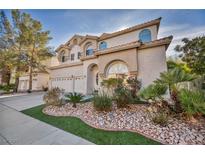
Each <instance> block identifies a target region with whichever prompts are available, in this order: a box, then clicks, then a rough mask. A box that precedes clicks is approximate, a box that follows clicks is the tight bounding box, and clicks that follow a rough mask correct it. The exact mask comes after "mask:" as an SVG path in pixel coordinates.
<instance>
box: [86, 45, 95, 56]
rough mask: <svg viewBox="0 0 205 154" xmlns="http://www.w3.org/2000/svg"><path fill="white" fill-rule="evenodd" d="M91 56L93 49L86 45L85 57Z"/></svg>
mask: <svg viewBox="0 0 205 154" xmlns="http://www.w3.org/2000/svg"><path fill="white" fill-rule="evenodd" d="M92 54H93V48H92V44H91V43H90V44H88V45H87V47H86V56H90V55H92Z"/></svg>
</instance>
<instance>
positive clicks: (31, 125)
mask: <svg viewBox="0 0 205 154" xmlns="http://www.w3.org/2000/svg"><path fill="white" fill-rule="evenodd" d="M18 97H21V96H18ZM17 99H18V101H20V99H19V98H17V97H15V98H14V97H13V99H9V101H8V106H7V105H6V104H7V102H6V101H2V100H1V101H0V145H1V144H17V145H19V144H23V145H25V144H26V145H27V144H46V145H48V144H64V145H76V144H78V145H82V144H93V143H91V142H89V141H87V140H85V139H82V138H80V137H78V136H75V135H73V134H70V133H67V132H65V131H63V130H61V129H58V128H56V127H53V126H51V125H48V124H46V123H44V122H41V121H39V120H37V119H34V118H32V117H29V116H27V115H24V114H23V113H21V112H18V111H17V110H16V109H18V108H15V109H13V108H11V106H12V105H13V106H17V104H16V103H15V102H16V100H17ZM21 99H22V101H23V100H25V98H24V99H23V98H21ZM27 99H28V98H27V97H26V100H27ZM28 103H29V102H28ZM14 104H15V105H14ZM21 108H23V107H21Z"/></svg>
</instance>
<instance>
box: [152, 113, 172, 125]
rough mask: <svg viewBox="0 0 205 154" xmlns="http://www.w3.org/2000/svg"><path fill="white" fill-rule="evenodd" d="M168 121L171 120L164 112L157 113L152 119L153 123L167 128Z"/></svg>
mask: <svg viewBox="0 0 205 154" xmlns="http://www.w3.org/2000/svg"><path fill="white" fill-rule="evenodd" d="M168 120H169V118H168V115H167V114H166V113H164V112H159V113H156V114H154V115H153V117H152V121H153V122H154V123H155V124H159V125H161V126H166V125H167V123H168Z"/></svg>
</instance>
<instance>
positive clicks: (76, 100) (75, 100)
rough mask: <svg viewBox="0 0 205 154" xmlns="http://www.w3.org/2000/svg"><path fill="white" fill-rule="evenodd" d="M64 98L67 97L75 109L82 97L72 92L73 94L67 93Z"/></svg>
mask: <svg viewBox="0 0 205 154" xmlns="http://www.w3.org/2000/svg"><path fill="white" fill-rule="evenodd" d="M65 97H67V98H68V99H69V101H71V102H72V103H73V107H75V108H76V104H77V103H79V102H80V101H81V100H82V99H83V97H84V96H83V95H82V94H80V93H76V92H73V93H69V94H68V95H65Z"/></svg>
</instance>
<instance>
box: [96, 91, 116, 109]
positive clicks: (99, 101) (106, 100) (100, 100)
mask: <svg viewBox="0 0 205 154" xmlns="http://www.w3.org/2000/svg"><path fill="white" fill-rule="evenodd" d="M93 105H94V108H95V109H96V110H98V111H109V110H111V107H112V99H111V97H110V96H109V95H107V94H105V93H104V92H102V93H99V94H96V95H94V97H93Z"/></svg>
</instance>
